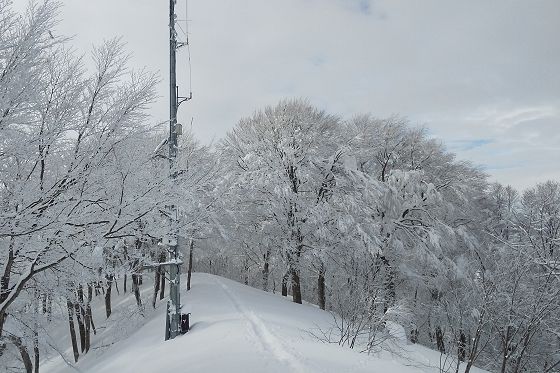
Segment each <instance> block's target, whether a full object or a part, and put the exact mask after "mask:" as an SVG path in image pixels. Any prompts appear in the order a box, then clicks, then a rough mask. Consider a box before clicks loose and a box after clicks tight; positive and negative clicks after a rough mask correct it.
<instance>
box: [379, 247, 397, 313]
mask: <svg viewBox="0 0 560 373" xmlns="http://www.w3.org/2000/svg"><path fill="white" fill-rule="evenodd" d="M379 259H381V261H382V262H383V264H384V265H385V280H384V285H385V303H384V305H383V313H386V312H387V311H388V310H389V308H390V307H392V306H393V305H394V304H395V299H396V292H395V277H396V274H395V271H394V269H393V266H392V265H391V263H390V262H389V260H388V259H387V258H386V257H385V256H380V257H379Z"/></svg>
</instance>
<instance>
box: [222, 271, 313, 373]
mask: <svg viewBox="0 0 560 373" xmlns="http://www.w3.org/2000/svg"><path fill="white" fill-rule="evenodd" d="M215 280H216V282H217V283H218V284H219V285H220V287H221V288H222V289H223V291H224V293H225V294H226V296H227V297H228V298H229V300H230V301H231V303H232V304H233V306H234V307H235V309H236V310H237V311H238V312H239V313H240V314H241V316H242V317H243V318H244V319H245V320H246V321H247V323H248V324H249V325H250V327H251V329H252V332H253V334H254V335H255V336H256V337H257V339H258V341H259V343H260V344H261V346H262V347H263V349H264V350H265V351H268V352H270V354H272V356H274V358H275V359H276V360H278V361H280V362H282V363H284V364H286V365H288V366H289V367H290V368H291V370H292V371H293V372H298V373H299V372H301V373H303V372H305V371H306V370H305V369H304V367H303V366H302V365H301V364H300V362H299V359H298V358H297V357H296V356H295V355H294V354H292V353H290V352H289V351H288V350H287V349H286V348H285V347H284V345H283V344H282V341H281V340H280V339H278V338H277V337H276V336H275V335H274V334H272V332H271V331H270V330H269V329H268V328H267V327H266V325H265V324H264V322H263V321H262V319H261V318H260V317H258V316H257V315H256V314H255V313H254V312H253V311H249V310H247V309H246V308H245V307H244V306H243V303H242V302H241V301H240V300H239V299H238V298H237V297H236V296H235V295H234V294H233V293H232V292H231V291H230V290H229V288H228V287H227V285H226V284H224V283H223V282H222V281H220V280H219V279H218V278H215Z"/></svg>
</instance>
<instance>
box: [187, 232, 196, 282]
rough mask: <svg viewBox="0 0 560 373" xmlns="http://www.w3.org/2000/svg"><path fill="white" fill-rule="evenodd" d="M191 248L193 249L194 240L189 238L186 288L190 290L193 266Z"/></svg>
mask: <svg viewBox="0 0 560 373" xmlns="http://www.w3.org/2000/svg"><path fill="white" fill-rule="evenodd" d="M193 250H194V240H191V247H190V249H189V269H188V270H187V290H191V275H192V266H193V262H192V261H193Z"/></svg>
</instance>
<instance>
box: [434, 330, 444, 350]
mask: <svg viewBox="0 0 560 373" xmlns="http://www.w3.org/2000/svg"><path fill="white" fill-rule="evenodd" d="M436 345H437V349H438V351H439V352H441V353H442V354H445V342H444V339H443V331H442V330H441V328H440V327H439V326H438V327H436Z"/></svg>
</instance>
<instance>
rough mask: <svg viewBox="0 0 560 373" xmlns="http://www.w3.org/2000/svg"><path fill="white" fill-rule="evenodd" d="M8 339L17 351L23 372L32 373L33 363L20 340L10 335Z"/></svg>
mask: <svg viewBox="0 0 560 373" xmlns="http://www.w3.org/2000/svg"><path fill="white" fill-rule="evenodd" d="M8 339H9V340H10V342H12V343H13V344H14V346H16V347H17V349H18V350H19V354H20V355H21V360H22V361H23V365H24V367H25V372H26V373H33V363H32V362H31V357H30V356H29V353H28V352H27V348H25V345H24V344H23V342H22V341H21V338H20V337H16V336H14V335H10V336H9V337H8ZM76 361H77V360H76Z"/></svg>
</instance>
